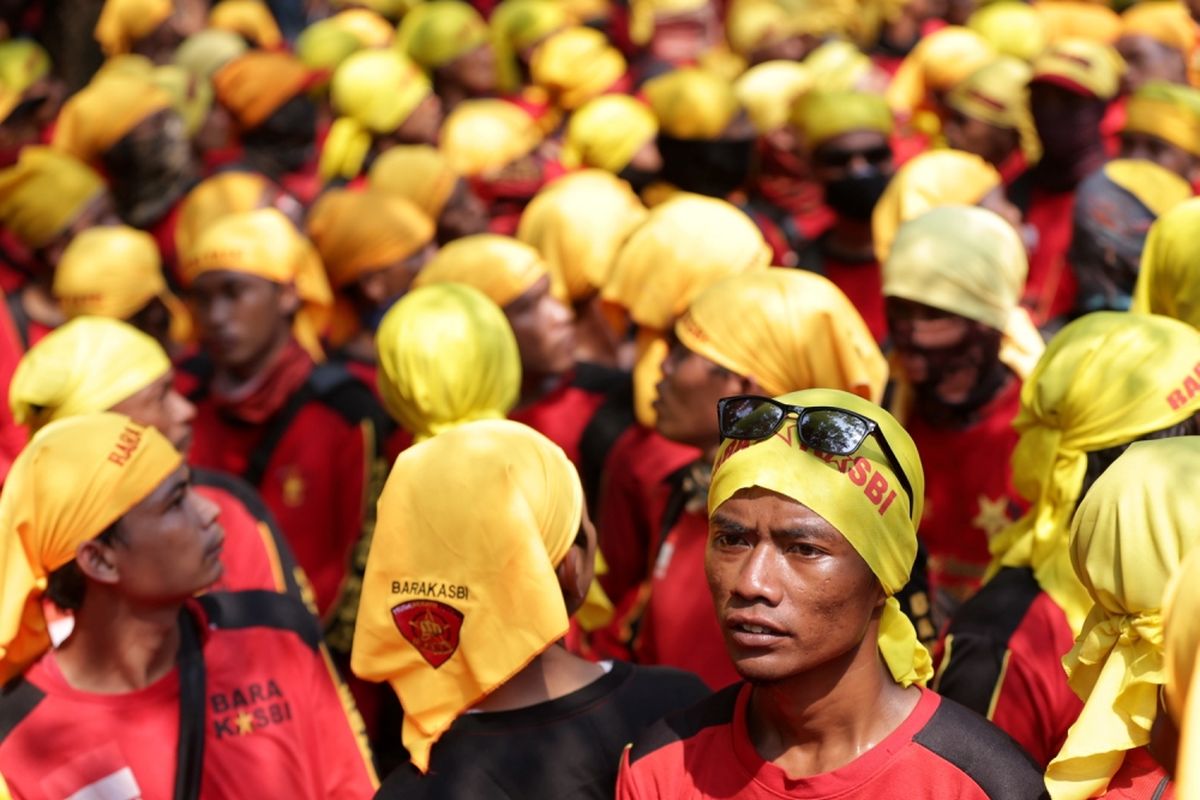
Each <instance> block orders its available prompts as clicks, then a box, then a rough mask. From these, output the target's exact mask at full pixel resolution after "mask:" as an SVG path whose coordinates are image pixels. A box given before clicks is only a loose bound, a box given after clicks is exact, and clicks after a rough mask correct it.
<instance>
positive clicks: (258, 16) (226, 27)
mask: <svg viewBox="0 0 1200 800" xmlns="http://www.w3.org/2000/svg"><path fill="white" fill-rule="evenodd" d="M208 26H209V27H210V28H215V29H216V30H221V31H229V32H231V33H236V34H238V35H239V36H241V37H242V38H243V39H245V40H247V41H248V42H250V43H252V44H253V45H255V46H256V47H261V48H263V49H264V50H274V49H276V48H278V47H279V46H280V45H282V44H283V34H282V33H281V32H280V30H279V24H278V23H277V22H275V17H274V16H272V14H271V9H269V8H267V4H266V3H264V2H262V0H221V2H219V3H217V4H216V5H215V6H213V9H212V11H210V12H208Z"/></svg>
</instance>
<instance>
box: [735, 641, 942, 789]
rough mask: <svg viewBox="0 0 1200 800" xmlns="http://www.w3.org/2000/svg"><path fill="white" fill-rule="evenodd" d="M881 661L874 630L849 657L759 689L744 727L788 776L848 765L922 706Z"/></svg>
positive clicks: (916, 695) (915, 693) (765, 756)
mask: <svg viewBox="0 0 1200 800" xmlns="http://www.w3.org/2000/svg"><path fill="white" fill-rule="evenodd" d="M920 697H921V696H920V693H919V692H918V691H917V690H915V689H903V688H901V687H900V686H899V685H897V684H896V683H895V681H893V680H892V677H891V675H890V674H889V673H888V671H887V667H886V666H885V665H884V664H883V663H882V661H881V659H880V657H879V654H878V648H877V645H876V633H875V631H874V628H872V630H871V631H870V632H869V633H868V635H867V637H866V638H865V639H864V640H863V644H862V645H860V647H858V648H856V650H855V651H853V652H852V653H850V654H847V656H845V657H843V658H840V659H836V660H835V661H833V662H831V663H829V664H824V665H822V666H821V667H819V668H817V669H815V670H810V671H808V672H806V673H804V674H802V675H797V676H794V677H792V678H789V679H787V680H785V681H780V682H777V683H772V684H766V685H757V686H755V687H754V690H753V694H752V695H751V697H750V704H749V708H748V718H747V726H748V728H749V732H750V739H751V741H752V742H753V744H754V746H755V749H757V750H758V753H759V755H761V756H762V757H763V759H764V760H766V761H770V762H773V763H774V764H775V765H776V766H778V767H779V768H780V769H782V770H783V771H784V772H786V773H787V774H788V775H789V776H790V777H792V778H799V777H806V776H812V775H820V774H823V773H826V772H831V771H833V770H835V769H838V768H840V767H843V766H845V765H846V764H849V763H850V762H851V761H854V760H855V759H856V758H858V757H859V756H861V755H863V754H864V753H866V752H867V751H868V750H870V749H871V748H873V747H875V746H876V745H878V744H879V743H880V742H881V741H883V740H884V739H885V738H886V737H887V736H888V735H889V734H891V733H892V732H893V731H894V730H895V729H896V728H897V727H899V726H900V724H901V723H903V722H904V720H905V719H906V718H907V717H908V715H909V714H910V713H912V710H913V709H914V708H915V707H916V705H917V702H918V701H919V700H920Z"/></svg>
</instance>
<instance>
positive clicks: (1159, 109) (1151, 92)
mask: <svg viewBox="0 0 1200 800" xmlns="http://www.w3.org/2000/svg"><path fill="white" fill-rule="evenodd" d="M1124 130H1125V131H1126V132H1129V133H1146V134H1149V135H1151V136H1154V137H1157V138H1159V139H1162V140H1163V141H1164V142H1168V143H1170V144H1173V145H1175V146H1176V147H1179V148H1181V149H1183V150H1186V151H1187V152H1189V153H1191V154H1192V155H1194V156H1200V90H1197V89H1193V88H1192V87H1190V86H1178V85H1176V84H1173V83H1166V82H1165V81H1150V82H1149V83H1146V84H1145V85H1144V86H1141V87H1139V88H1138V89H1137V91H1135V92H1134V93H1133V96H1131V97H1130V98H1129V103H1128V105H1127V115H1126V119H1125V128H1124Z"/></svg>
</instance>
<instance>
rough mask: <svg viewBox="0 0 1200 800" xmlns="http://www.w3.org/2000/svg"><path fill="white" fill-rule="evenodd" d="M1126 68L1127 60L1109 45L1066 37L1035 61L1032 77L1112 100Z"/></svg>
mask: <svg viewBox="0 0 1200 800" xmlns="http://www.w3.org/2000/svg"><path fill="white" fill-rule="evenodd" d="M1093 7H1094V6H1088V8H1093ZM1124 71H1125V62H1124V61H1123V60H1122V59H1121V56H1120V55H1118V54H1117V51H1116V50H1113V49H1112V48H1111V47H1109V46H1108V45H1106V44H1101V43H1099V42H1094V41H1090V40H1087V39H1065V40H1063V41H1057V42H1055V43H1054V44H1052V45H1050V47H1049V48H1047V49H1046V51H1045V52H1044V53H1042V54H1041V55H1040V56H1038V58H1037V60H1036V61H1034V62H1033V78H1032V80H1033V81H1043V82H1046V83H1052V84H1055V85H1057V86H1062V87H1064V88H1067V89H1070V90H1071V91H1074V92H1076V93H1079V94H1085V95H1091V96H1092V97H1095V98H1097V99H1099V100H1111V99H1112V98H1113V97H1115V96H1116V94H1117V88H1118V86H1119V85H1120V80H1121V74H1122V73H1123V72H1124Z"/></svg>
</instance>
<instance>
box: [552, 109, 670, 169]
mask: <svg viewBox="0 0 1200 800" xmlns="http://www.w3.org/2000/svg"><path fill="white" fill-rule="evenodd" d="M657 135H658V120H657V119H656V118H655V116H654V112H653V111H651V110H650V108H649V107H648V106H647V105H646V104H645V103H643V102H641V101H640V100H636V99H634V98H632V97H629V96H628V95H623V94H611V95H605V96H603V97H597V98H596V99H595V100H592V101H590V102H588V103H586V104H585V105H583V106H582V107H581V108H579V109H578V110H577V111H576V112H575V113H574V114H572V115H571V118H570V120H569V121H568V122H567V137H566V141H564V142H563V154H562V162H563V166H565V167H567V168H568V169H574V168H577V167H596V168H598V169H603V170H607V171H609V172H612V173H617V172H620V171H621V170H623V169H625V167H627V166H629V162H630V161H632V160H633V157H634V156H635V155H637V153H638V151H639V150H641V149H642V148H643V147H645V146H646V145H647V144H649V143H650V142H652V141H654V137H655V136H657Z"/></svg>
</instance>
